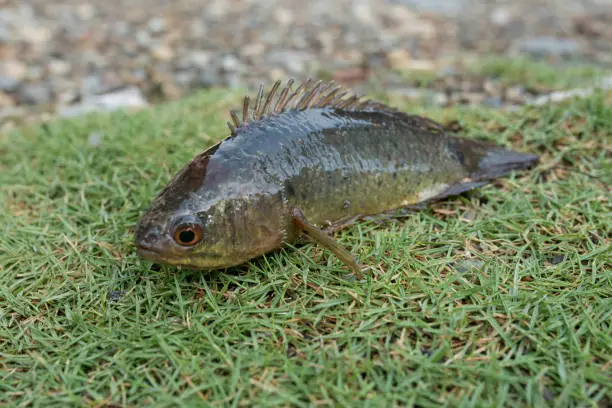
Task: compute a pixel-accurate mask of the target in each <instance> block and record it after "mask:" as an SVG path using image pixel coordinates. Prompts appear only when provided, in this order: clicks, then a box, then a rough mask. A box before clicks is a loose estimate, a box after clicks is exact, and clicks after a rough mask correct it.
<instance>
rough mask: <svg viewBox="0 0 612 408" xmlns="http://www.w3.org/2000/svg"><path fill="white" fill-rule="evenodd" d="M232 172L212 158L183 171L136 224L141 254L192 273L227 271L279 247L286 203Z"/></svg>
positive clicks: (137, 240)
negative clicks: (283, 206) (238, 180)
mask: <svg viewBox="0 0 612 408" xmlns="http://www.w3.org/2000/svg"><path fill="white" fill-rule="evenodd" d="M227 174H228V172H227V171H225V169H223V168H220V167H219V164H218V163H213V160H209V158H208V157H207V156H202V157H201V158H200V159H198V158H197V157H196V158H195V159H194V160H193V161H192V162H191V163H190V164H189V165H188V166H186V167H185V168H184V169H183V170H182V171H181V172H179V174H177V176H175V178H174V179H173V180H172V181H171V182H170V183H169V184H168V185H167V186H166V188H165V189H164V190H163V191H162V192H161V193H160V194H159V195H158V196H157V197H156V198H155V199H154V200H153V203H152V204H151V206H150V207H149V209H148V210H147V211H146V212H145V214H144V215H143V216H142V217H141V218H140V220H139V221H138V224H137V225H136V228H135V233H134V234H135V235H134V239H135V244H136V251H137V253H138V255H140V256H141V257H143V258H145V259H148V260H150V261H153V262H157V263H162V264H167V265H176V266H183V267H186V268H190V269H221V268H227V267H231V266H236V265H239V264H242V263H245V262H246V261H248V260H250V259H252V258H254V257H257V256H259V255H263V254H264V253H266V252H269V251H270V250H273V249H275V248H278V247H279V246H280V245H281V244H282V241H283V239H284V235H285V228H284V227H283V225H284V224H283V223H286V220H283V219H282V217H280V216H279V214H281V213H282V205H283V204H282V200H281V199H280V198H279V196H278V195H275V194H270V193H263V192H261V191H259V190H257V191H254V188H255V187H253V183H248V182H247V181H243V182H237V181H236V180H235V179H232V178H231V177H228V176H227Z"/></svg>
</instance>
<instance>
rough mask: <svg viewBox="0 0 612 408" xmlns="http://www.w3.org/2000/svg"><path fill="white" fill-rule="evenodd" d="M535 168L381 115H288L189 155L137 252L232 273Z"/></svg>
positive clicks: (521, 157) (391, 113)
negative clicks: (299, 243) (290, 247)
mask: <svg viewBox="0 0 612 408" xmlns="http://www.w3.org/2000/svg"><path fill="white" fill-rule="evenodd" d="M304 88H305V91H304V92H306V91H308V87H304ZM260 98H261V96H260ZM537 161H538V156H536V155H531V154H523V153H519V152H514V151H511V150H507V149H504V148H503V147H500V146H497V145H494V144H490V143H485V142H481V141H476V140H470V139H464V138H459V137H456V136H452V135H449V134H447V133H446V132H445V131H444V129H443V127H442V126H441V125H439V124H437V123H435V122H432V121H431V120H429V119H426V118H423V117H419V116H414V115H408V114H406V113H403V112H399V111H396V110H394V109H392V108H389V107H385V106H384V105H375V104H372V105H365V106H364V107H363V108H353V109H351V108H346V109H342V108H338V106H337V105H335V106H334V105H333V104H332V105H331V106H321V107H314V108H313V107H309V108H305V109H287V110H283V111H281V112H278V113H276V114H272V115H265V116H263V117H261V118H259V119H256V120H253V121H251V122H249V123H247V124H245V125H244V126H242V127H240V128H238V129H235V132H233V134H232V136H231V137H229V138H227V139H225V140H223V141H222V142H220V143H219V144H217V145H215V146H213V147H211V148H209V149H207V150H206V151H204V152H203V153H201V154H199V155H198V156H196V157H195V158H194V159H193V160H192V161H191V162H190V163H189V164H188V165H187V166H185V167H184V168H183V169H182V170H181V171H180V172H179V173H178V174H177V176H176V177H175V178H174V179H173V180H172V181H171V182H170V183H169V184H168V185H167V187H166V188H165V189H164V190H163V191H162V192H161V193H160V194H159V195H158V196H157V197H156V199H155V200H154V201H153V203H152V205H151V207H150V208H149V210H148V211H147V212H146V213H145V215H144V216H143V217H142V218H141V220H140V221H139V223H138V225H137V228H136V231H135V240H136V245H137V248H138V253H139V254H140V255H141V256H143V257H145V258H147V259H150V260H153V261H156V262H162V263H166V264H171V265H181V266H185V267H189V268H193V269H216V268H226V267H231V266H236V265H239V264H243V263H245V262H247V261H249V260H251V259H253V258H256V257H258V256H261V255H263V254H266V253H269V252H271V251H274V250H276V249H279V248H281V247H282V246H284V245H285V244H288V243H292V242H294V241H295V240H296V238H297V237H298V236H299V235H300V234H301V233H302V232H303V231H305V230H307V231H309V232H310V233H311V234H314V238H315V240H317V242H319V243H321V244H322V245H326V246H327V247H328V248H329V249H332V250H333V248H331V247H330V245H333V243H331V242H330V241H329V240H328V239H327V238H325V237H322V236H321V235H318V237H319V239H317V234H319V233H318V232H317V227H318V228H323V227H329V226H332V227H333V226H339V225H342V226H344V225H345V224H346V220H347V219H350V218H354V217H357V216H365V215H374V214H378V213H381V212H386V211H389V210H393V209H397V208H401V207H406V206H410V205H414V204H418V203H426V202H431V201H435V200H438V199H442V198H444V197H446V196H448V195H455V194H459V193H461V192H463V191H467V190H469V189H472V188H476V187H479V186H482V185H484V184H486V183H488V182H489V181H490V180H492V179H494V178H497V177H501V176H504V175H506V174H507V173H508V172H510V171H512V170H520V169H526V168H529V167H531V166H532V165H534V164H535V163H536V162H537ZM296 210H297V211H298V212H296ZM298 213H299V214H300V217H302V218H300V219H298V218H297V217H298V215H296V214H298ZM182 224H185V225H196V226H198V227H199V228H201V231H202V234H201V235H202V236H201V238H200V239H199V241H198V243H197V244H196V245H193V246H184V245H179V244H177V241H176V237H175V233H174V232H175V229H176V226H178V225H182ZM309 224H311V226H312V227H313V228H310V229H309V228H308V226H309ZM311 236H313V235H311ZM336 250H337V251H336V252H335V253H337V254H340V255H341V251H340V249H338V248H336ZM343 260H344V261H345V263H349V262H350V260H348V259H347V258H346V257H345V258H344V259H343Z"/></svg>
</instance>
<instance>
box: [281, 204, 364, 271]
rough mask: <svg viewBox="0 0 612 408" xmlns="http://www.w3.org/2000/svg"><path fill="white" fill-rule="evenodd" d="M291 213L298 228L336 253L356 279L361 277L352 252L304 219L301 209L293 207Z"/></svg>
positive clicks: (359, 267) (359, 268)
mask: <svg viewBox="0 0 612 408" xmlns="http://www.w3.org/2000/svg"><path fill="white" fill-rule="evenodd" d="M291 215H292V216H293V221H294V223H295V225H296V227H297V228H298V230H300V231H303V232H304V233H306V234H307V235H308V236H309V237H310V238H312V239H313V240H314V241H315V242H317V243H318V244H319V245H321V246H323V247H324V248H327V249H328V250H329V251H330V252H331V253H333V254H334V255H336V256H337V257H338V258H339V259H340V260H341V261H342V262H343V263H344V264H345V265H346V266H348V267H349V268H351V269H352V270H353V272H354V274H355V276H356V277H357V279H359V280H361V279H362V275H361V269H362V268H361V266H360V265H359V263H357V260H356V259H355V257H354V256H353V254H351V253H350V252H349V251H347V250H346V248H344V247H342V245H340V244H339V243H338V241H336V240H335V239H333V238H332V237H330V236H329V235H327V234H326V233H325V232H323V231H322V230H321V229H319V228H317V227H316V226H314V225H313V224H311V223H310V222H309V221H308V220H307V219H306V217H305V216H304V214H303V213H302V211H300V210H299V209H297V208H293V209H292V211H291Z"/></svg>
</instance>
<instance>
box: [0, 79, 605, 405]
mask: <svg viewBox="0 0 612 408" xmlns="http://www.w3.org/2000/svg"><path fill="white" fill-rule="evenodd" d="M238 98H239V95H236V94H232V95H229V96H228V94H226V93H225V92H224V91H223V90H216V91H211V92H207V93H203V94H201V95H199V96H197V97H194V98H190V99H189V100H187V101H184V102H181V103H174V104H168V105H164V106H160V107H158V108H156V109H153V110H150V111H143V112H139V113H134V114H126V113H117V114H113V115H94V116H88V117H85V118H80V119H76V120H70V121H58V122H54V123H51V124H49V125H48V126H47V127H46V128H45V127H36V128H29V129H24V130H21V131H18V132H13V133H11V134H6V135H2V136H0V138H1V139H0V151H1V152H2V161H1V163H2V168H1V171H0V182H1V185H2V195H1V196H0V197H1V198H0V200H1V202H0V205H1V215H0V225H1V227H0V228H2V234H0V265H1V269H0V404H7V405H11V406H12V405H20V406H28V405H35V406H52V405H53V406H68V405H78V406H82V405H87V406H112V405H114V406H118V405H121V406H142V405H144V404H149V403H152V402H155V403H156V404H157V405H162V406H165V405H177V404H196V403H198V402H202V400H205V401H208V402H210V403H212V404H213V405H222V406H225V405H228V406H278V405H284V406H289V405H291V406H312V405H336V406H355V405H356V404H357V402H360V404H359V405H366V403H367V404H369V405H370V406H395V405H413V404H416V405H418V406H423V407H427V406H432V407H433V406H436V407H437V406H440V405H445V406H527V405H534V406H575V405H580V406H602V407H603V406H609V405H610V404H611V403H612V399H611V392H612V388H611V386H610V384H612V376H611V374H610V373H611V372H612V370H611V368H612V367H611V365H610V361H611V357H612V348H611V344H612V335H611V330H610V324H611V322H612V319H611V318H612V302H611V300H610V295H611V294H612V293H611V287H612V277H611V274H610V270H611V266H612V262H611V252H610V235H611V231H610V226H611V225H612V222H611V221H612V220H611V213H612V211H611V210H612V208H611V205H610V194H609V191H608V190H606V188H605V187H604V186H603V185H602V182H603V183H608V184H609V183H610V181H612V180H610V176H611V173H612V172H611V170H612V160H611V145H610V134H611V133H612V108H610V105H606V104H605V103H604V98H605V96H604V95H600V94H598V95H595V96H594V97H592V98H590V99H587V100H584V101H572V102H568V103H567V104H564V105H561V106H556V107H544V108H541V109H529V110H525V111H522V112H515V113H503V114H502V113H500V112H497V111H493V110H485V109H478V108H474V107H457V108H454V109H452V110H446V111H442V110H440V111H432V110H431V109H428V110H427V112H426V113H427V114H428V115H429V116H431V117H433V118H435V119H438V120H445V121H446V120H451V119H457V120H459V122H460V124H461V125H463V126H464V127H465V129H466V131H465V133H466V137H477V138H488V139H492V140H495V141H497V142H500V143H503V144H506V145H511V146H513V147H515V148H517V149H520V150H522V151H531V152H537V153H539V154H541V155H542V164H541V166H540V167H539V168H538V169H536V170H534V171H531V172H526V173H522V174H516V175H513V176H511V177H508V178H504V179H502V180H499V181H498V182H496V183H494V184H492V185H489V186H487V187H485V188H482V189H480V190H479V191H478V192H475V193H474V194H471V195H467V196H463V197H460V198H456V199H453V200H448V201H445V202H442V203H438V204H436V205H433V206H432V207H430V208H428V209H426V210H423V211H420V212H418V213H415V214H412V215H410V216H409V217H406V218H404V219H402V220H396V221H393V222H386V223H383V224H377V223H375V222H368V223H362V224H359V225H356V226H354V227H353V228H350V229H348V230H346V231H343V232H341V233H339V234H338V235H337V236H338V239H340V240H341V241H342V242H343V244H344V245H346V246H347V247H349V248H351V249H352V251H354V253H356V254H357V255H358V257H359V260H360V262H362V263H366V264H369V265H371V266H373V268H374V272H373V273H372V275H371V276H370V277H369V278H368V279H367V281H366V282H355V281H351V280H348V279H346V278H344V275H345V274H346V273H347V271H346V269H345V268H344V267H343V266H342V265H341V264H340V263H339V261H338V260H337V259H336V258H335V257H333V256H330V255H329V254H328V253H327V252H326V251H324V250H322V249H321V248H320V247H318V246H316V245H310V244H308V245H305V246H302V247H299V248H297V249H295V250H293V249H286V250H283V251H279V252H277V253H274V254H270V255H268V256H265V257H262V258H260V259H257V260H255V261H253V262H251V263H250V264H249V265H245V266H243V267H240V268H235V269H232V270H229V271H217V272H211V273H200V272H191V271H181V270H177V269H175V268H167V267H163V268H162V269H161V270H160V271H153V270H151V267H150V264H149V263H147V262H145V261H142V260H140V259H139V258H138V257H137V256H136V255H135V254H134V248H133V245H132V226H133V225H134V223H135V222H136V221H137V219H138V217H139V216H140V214H141V212H142V211H143V210H144V209H145V208H146V207H147V206H148V204H149V202H150V200H151V199H152V197H153V196H154V195H155V194H156V193H157V192H158V191H159V190H160V189H161V188H162V187H163V186H164V185H165V183H166V182H167V181H168V180H169V179H170V177H171V176H172V175H173V174H174V173H175V172H176V171H177V170H178V169H179V168H180V167H181V166H182V165H183V164H184V163H185V162H186V161H187V160H189V159H190V158H191V157H192V156H193V155H195V154H196V152H198V151H200V150H201V149H203V148H204V147H206V146H208V145H210V144H212V143H213V142H214V140H216V139H218V138H220V137H222V136H224V135H225V134H226V129H225V124H224V123H225V120H227V116H226V110H227V108H228V107H229V106H232V105H233V104H235V103H236V102H237V101H238ZM419 113H425V112H424V111H423V112H419ZM93 132H98V133H99V134H100V135H101V144H100V145H90V144H89V143H88V137H89V136H90V135H91V134H92V133H93ZM595 177H598V178H595Z"/></svg>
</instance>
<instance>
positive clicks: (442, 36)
mask: <svg viewBox="0 0 612 408" xmlns="http://www.w3.org/2000/svg"><path fill="white" fill-rule="evenodd" d="M581 3H582V2H580V1H578V0H567V1H564V2H561V1H560V0H538V1H531V0H530V1H527V0H520V1H501V0H499V1H484V0H483V1H477V0H454V1H450V0H449V1H438V2H431V1H424V0H421V1H419V0H403V1H402V0H387V1H367V0H354V1H349V0H336V1H333V2H332V1H321V0H313V1H310V2H308V7H307V8H305V7H303V5H304V4H303V3H302V2H297V1H296V0H277V1H261V0H242V1H238V0H209V1H204V0H177V1H173V2H167V1H161V0H131V1H129V2H127V1H119V0H107V1H104V2H102V1H96V2H90V3H83V2H82V1H77V0H64V1H63V2H48V1H47V0H21V1H18V0H4V1H2V2H0V4H1V5H2V9H0V56H1V57H2V64H1V65H0V111H1V110H2V109H5V110H10V112H14V111H15V108H16V107H17V108H29V107H38V106H43V105H44V106H52V107H53V109H58V108H59V110H61V111H63V112H71V113H70V114H74V112H80V111H83V112H84V111H88V110H89V109H93V108H92V106H101V105H100V104H97V103H95V102H94V103H92V104H90V105H88V106H87V107H83V104H84V102H83V101H84V100H89V101H91V100H92V99H91V98H92V97H94V96H96V95H98V96H99V95H101V94H111V95H113V94H114V93H116V92H119V94H118V95H119V96H120V95H121V92H124V91H123V90H125V89H129V94H130V95H131V96H130V98H131V99H130V101H131V102H130V106H135V105H143V106H144V105H146V104H147V103H148V102H157V101H159V100H167V99H177V98H181V97H183V96H185V95H186V94H188V93H190V92H193V91H195V90H197V89H200V88H208V87H213V86H229V87H240V86H244V85H249V86H254V85H255V84H258V83H259V82H261V81H262V80H263V81H273V80H276V79H284V78H288V77H294V78H297V79H303V78H305V77H307V76H318V75H321V74H325V75H327V76H331V77H333V78H335V79H337V80H339V81H340V82H345V83H347V84H350V85H352V84H359V83H361V82H363V81H364V80H366V79H367V78H369V77H370V76H372V75H374V74H375V75H376V76H377V77H379V78H393V71H394V70H406V69H413V70H424V71H440V72H445V71H444V70H445V69H446V70H448V69H449V64H450V62H451V61H452V58H453V57H456V56H460V57H465V56H468V55H470V54H473V53H482V52H487V51H494V52H498V53H504V54H509V55H521V54H526V55H530V56H533V57H535V58H546V59H547V60H549V61H551V62H554V61H556V60H562V59H567V58H570V59H580V60H590V61H600V62H608V63H610V62H612V45H611V44H612V28H611V27H612V7H611V6H610V5H606V3H605V2H599V1H593V2H589V7H586V6H585V5H583V4H581ZM451 68H452V65H451ZM451 71H452V69H451ZM451 71H446V72H451ZM447 76H448V75H447ZM449 77H450V78H452V75H450V76H449ZM394 81H395V82H394ZM383 82H385V81H383ZM387 82H389V83H392V84H393V87H394V88H398V89H400V90H401V88H402V87H403V88H407V87H408V85H407V84H405V83H404V84H403V85H402V84H401V83H399V84H398V83H397V80H392V81H387ZM481 82H482V83H481V84H479V85H478V86H474V87H472V88H469V86H468V87H467V88H466V87H465V86H463V85H465V84H459V83H457V84H455V88H454V89H451V90H450V91H448V90H446V91H445V92H439V89H438V90H436V92H433V93H430V94H429V98H430V100H431V101H432V103H435V104H441V105H445V104H449V103H485V104H489V105H491V106H500V105H503V104H505V103H519V104H520V103H526V102H527V100H528V99H529V98H531V97H534V95H529V92H527V91H525V90H524V89H518V88H517V89H512V90H505V91H504V92H505V93H503V94H501V93H500V92H501V91H500V90H499V89H498V88H495V87H494V86H493V85H492V83H490V82H487V83H485V82H486V81H485V80H483V81H481ZM449 87H450V88H452V86H450V85H448V84H447V85H446V88H449ZM405 92H407V93H410V92H412V91H410V92H409V90H408V89H405ZM415 92H416V91H415ZM421 92H422V91H421ZM88 98H89V99H88ZM110 100H114V101H116V103H117V105H116V106H121V98H120V97H113V96H111V98H110ZM134 101H138V102H134ZM79 107H80V109H81V110H79ZM112 108H114V107H113V106H109V105H108V104H106V105H104V109H112ZM7 112H8V111H6V112H0V117H4V116H6V115H7Z"/></svg>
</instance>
